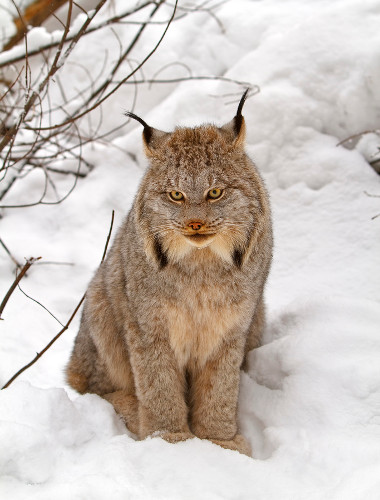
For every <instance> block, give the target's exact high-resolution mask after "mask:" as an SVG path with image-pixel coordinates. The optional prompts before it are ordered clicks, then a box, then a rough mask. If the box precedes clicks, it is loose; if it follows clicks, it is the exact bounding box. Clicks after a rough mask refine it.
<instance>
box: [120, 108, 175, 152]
mask: <svg viewBox="0 0 380 500" xmlns="http://www.w3.org/2000/svg"><path fill="white" fill-rule="evenodd" d="M124 114H125V116H129V117H130V118H133V119H134V120H136V121H138V122H139V123H141V125H142V126H143V127H144V131H143V141H144V148H145V153H146V155H147V156H153V155H154V150H155V149H157V148H158V147H159V146H160V144H161V143H162V141H163V140H164V139H165V138H166V137H167V136H168V135H170V134H169V132H163V131H161V130H157V129H155V128H153V127H150V126H149V125H148V124H147V123H146V122H145V121H144V120H143V119H142V118H140V117H139V116H137V115H135V114H134V113H131V112H130V111H127V112H126V113H124Z"/></svg>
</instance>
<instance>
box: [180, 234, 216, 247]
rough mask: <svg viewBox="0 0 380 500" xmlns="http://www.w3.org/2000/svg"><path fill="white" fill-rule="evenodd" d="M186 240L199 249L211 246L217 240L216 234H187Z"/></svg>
mask: <svg viewBox="0 0 380 500" xmlns="http://www.w3.org/2000/svg"><path fill="white" fill-rule="evenodd" d="M184 236H185V238H186V240H187V241H188V242H189V243H190V245H193V246H195V247H197V248H202V247H205V246H207V245H209V244H210V243H211V242H212V240H213V239H214V238H215V234H199V233H195V234H185V235H184Z"/></svg>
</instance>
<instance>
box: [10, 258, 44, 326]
mask: <svg viewBox="0 0 380 500" xmlns="http://www.w3.org/2000/svg"><path fill="white" fill-rule="evenodd" d="M40 258H41V257H37V258H34V257H31V258H30V259H28V260H27V261H26V263H25V265H24V266H23V268H22V269H21V271H20V274H19V275H18V276H16V279H15V280H14V282H13V283H12V285H11V287H10V289H9V290H8V292H7V293H6V294H5V297H4V299H3V301H2V303H1V305H0V319H2V317H1V314H2V312H3V311H4V307H5V306H6V304H7V302H8V300H9V299H10V296H11V295H12V293H13V292H14V290H15V288H16V286H17V285H18V284H19V282H20V281H21V280H22V278H23V276H25V273H26V272H27V270H28V269H29V268H30V266H32V265H33V264H34V263H35V262H36V261H37V260H40Z"/></svg>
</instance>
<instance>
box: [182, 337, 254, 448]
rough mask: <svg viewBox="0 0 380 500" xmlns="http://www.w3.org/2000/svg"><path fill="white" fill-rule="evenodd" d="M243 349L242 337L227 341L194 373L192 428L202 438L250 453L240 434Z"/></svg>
mask: <svg viewBox="0 0 380 500" xmlns="http://www.w3.org/2000/svg"><path fill="white" fill-rule="evenodd" d="M243 351H244V343H243V341H242V340H240V339H234V340H233V341H230V342H228V343H227V342H226V343H224V344H223V345H221V346H220V348H219V349H218V352H217V353H216V354H215V355H214V356H213V357H212V358H211V359H210V360H208V361H207V363H206V364H205V366H204V367H202V368H199V369H197V370H196V371H195V372H194V373H193V380H192V387H191V397H192V414H191V428H192V431H193V432H194V434H195V435H196V436H197V437H199V438H201V439H210V440H211V441H214V442H215V443H216V444H219V445H220V446H223V447H224V448H229V449H233V450H237V451H240V452H241V453H244V454H248V455H249V453H250V450H249V445H248V444H247V442H246V441H245V439H244V438H243V436H240V435H239V434H237V401H238V395H239V381H240V366H241V362H242V358H243Z"/></svg>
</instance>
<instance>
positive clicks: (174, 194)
mask: <svg viewBox="0 0 380 500" xmlns="http://www.w3.org/2000/svg"><path fill="white" fill-rule="evenodd" d="M169 196H170V198H171V199H172V200H173V201H182V200H183V199H184V198H185V197H184V195H183V193H181V191H170V193H169Z"/></svg>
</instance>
